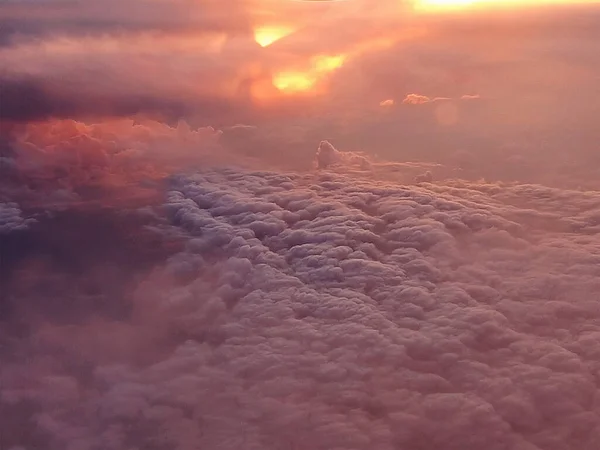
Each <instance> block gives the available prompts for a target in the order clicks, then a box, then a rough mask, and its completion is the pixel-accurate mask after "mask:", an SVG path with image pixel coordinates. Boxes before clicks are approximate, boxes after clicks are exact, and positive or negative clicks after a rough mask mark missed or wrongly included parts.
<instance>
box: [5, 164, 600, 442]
mask: <svg viewBox="0 0 600 450" xmlns="http://www.w3.org/2000/svg"><path fill="white" fill-rule="evenodd" d="M567 200H568V201H567ZM164 211H165V213H166V217H168V219H169V221H170V223H171V224H172V226H173V227H174V228H173V229H172V231H171V232H170V233H176V234H178V235H179V236H180V237H182V238H183V239H185V240H186V241H187V248H186V250H184V251H183V252H181V253H177V254H175V255H173V256H172V257H171V258H170V260H169V262H168V263H167V265H166V266H165V267H164V268H163V269H162V270H161V272H163V275H161V276H158V275H156V274H155V275H154V276H153V277H151V278H148V279H147V281H146V282H144V283H142V284H140V285H139V287H138V289H137V291H136V292H135V293H133V297H132V302H133V306H132V307H133V310H132V315H131V317H130V318H129V319H128V320H126V321H125V322H122V325H121V327H124V329H120V330H119V329H115V327H116V325H112V326H110V327H109V326H108V325H106V324H105V325H102V324H95V325H94V324H88V325H79V327H75V328H72V327H71V328H70V331H69V329H67V328H61V327H58V326H56V325H54V326H52V327H50V328H49V329H41V330H38V331H37V332H36V333H35V334H34V335H33V336H32V337H31V338H30V341H29V342H30V343H29V344H28V345H29V347H30V350H29V352H33V353H30V358H32V359H31V362H30V363H29V365H27V366H24V365H22V362H21V361H18V360H17V361H15V362H13V363H9V364H3V366H2V383H1V385H2V391H1V395H2V401H3V403H4V404H5V405H7V406H6V407H7V408H9V411H20V413H21V414H26V413H24V412H23V411H25V410H24V409H23V408H25V405H27V404H33V405H36V406H35V409H34V410H35V411H36V413H35V414H31V415H30V416H28V417H29V418H28V420H29V422H28V424H29V425H27V426H28V427H29V428H27V429H28V430H29V433H30V434H33V435H39V436H42V437H43V438H44V439H45V442H46V448H50V449H53V448H57V449H58V448H67V449H78V450H79V449H128V448H131V447H132V446H133V447H139V448H142V447H143V448H161V449H162V448H165V449H166V448H178V449H193V448H197V447H198V446H200V447H203V448H221V449H236V448H241V447H244V448H262V449H281V448H313V449H321V448H322V449H331V448H347V449H362V448H365V449H366V448H369V449H373V448H375V449H393V448H411V449H413V448H420V449H427V450H429V449H435V448H440V447H441V446H443V447H444V448H449V449H473V450H476V449H480V448H482V447H485V448H489V449H515V450H516V449H519V450H520V449H526V450H537V449H540V450H541V449H544V450H546V449H556V450H562V449H589V450H591V449H593V448H595V445H596V443H597V442H598V439H600V434H599V433H600V410H599V409H598V404H599V403H598V398H597V396H598V383H599V379H598V374H599V373H600V372H599V370H600V365H599V363H598V357H597V356H598V355H597V348H598V339H599V337H600V312H599V310H598V307H597V294H598V292H600V283H599V281H598V280H600V277H599V275H600V273H599V269H598V268H599V267H600V265H599V264H598V263H599V261H600V260H599V259H598V258H599V257H600V256H599V253H598V249H599V248H600V242H599V241H598V239H597V231H598V226H599V225H598V220H597V216H598V214H599V211H600V202H599V201H598V197H597V196H596V195H594V194H591V193H590V194H585V193H579V192H574V191H557V190H552V189H549V188H543V187H540V186H521V187H503V186H500V185H490V184H468V183H458V182H455V183H448V184H440V185H428V187H427V188H425V187H407V186H401V185H396V184H393V183H383V182H374V181H370V180H368V179H360V178H356V177H347V176H345V175H338V174H335V173H331V172H330V173H322V174H316V175H315V174H307V175H298V174H284V173H277V172H264V171H263V172H244V171H238V170H233V169H220V170H206V171H201V172H199V173H197V174H195V175H186V176H178V177H175V178H173V180H172V186H171V191H170V192H169V193H168V195H167V201H166V203H165V204H164ZM164 232H166V231H164ZM165 276H166V277H167V278H168V279H170V280H171V281H169V282H167V281H166V279H167V278H164V277H165ZM173 277H174V278H173ZM158 280H161V281H160V282H159V281H158ZM98 327H99V328H98ZM128 327H132V328H133V329H134V330H137V331H136V332H135V335H138V336H144V335H145V336H147V341H146V342H137V343H136V344H135V346H137V347H136V350H135V351H136V352H139V353H144V352H145V354H147V355H148V354H149V355H150V356H149V358H146V359H145V362H144V363H137V364H134V363H132V362H131V361H130V360H129V362H127V361H128V360H127V359H125V361H123V360H122V359H121V360H120V362H119V363H118V364H115V363H114V360H118V358H117V357H116V356H115V354H114V353H115V350H114V345H113V344H111V339H116V338H117V336H121V337H123V336H127V334H128V333H131V329H130V328H128ZM101 330H106V331H105V332H104V333H105V334H101V335H96V334H92V333H93V332H101ZM142 330H146V331H142ZM67 333H79V334H78V335H79V336H80V340H81V342H80V343H79V344H77V345H73V344H72V342H70V341H69V340H67V337H66V336H67V335H68V334H67ZM144 333H147V334H144ZM92 340H94V341H95V344H93V345H94V346H95V347H92V343H91V341H92ZM49 345H52V347H48V346H49ZM165 346H166V348H170V349H171V350H170V351H167V352H166V353H164V352H163V350H164V349H165ZM49 348H53V349H54V350H52V351H51V352H48V351H47V350H44V349H49ZM92 348H96V350H95V353H94V352H92V350H91V349H92ZM65 352H66V353H65ZM107 352H108V357H107V355H106V353H107ZM111 352H112V353H111ZM59 355H63V356H59ZM98 355H102V356H98ZM65 357H66V358H67V360H70V361H71V365H73V364H76V363H77V361H78V360H79V359H81V358H83V359H84V360H85V361H87V363H86V364H88V365H89V364H91V367H89V368H88V369H86V370H85V373H86V374H87V375H86V376H85V377H83V376H82V373H83V372H81V370H80V369H77V370H75V371H73V370H71V371H68V370H66V369H64V368H63V369H60V367H61V363H59V361H61V360H64V358H65ZM48 358H49V359H48ZM107 358H108V359H107ZM111 362H112V363H111ZM32 367H36V369H35V370H33V371H32ZM26 373H27V375H26ZM21 426H23V424H21ZM11 439H13V441H11V442H12V445H15V446H17V445H22V444H21V442H19V440H18V438H17V439H16V440H15V438H14V437H13V438H11ZM9 448H10V446H9Z"/></svg>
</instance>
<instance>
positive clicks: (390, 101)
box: [379, 99, 396, 107]
mask: <svg viewBox="0 0 600 450" xmlns="http://www.w3.org/2000/svg"><path fill="white" fill-rule="evenodd" d="M395 104H396V102H395V101H394V100H393V99H387V100H383V101H382V102H380V103H379V106H383V107H390V106H394V105H395Z"/></svg>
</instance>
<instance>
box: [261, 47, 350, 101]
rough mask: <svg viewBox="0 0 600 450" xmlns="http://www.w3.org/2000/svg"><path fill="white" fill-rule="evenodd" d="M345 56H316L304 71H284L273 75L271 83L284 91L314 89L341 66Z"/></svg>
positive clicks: (307, 90) (300, 91) (292, 92)
mask: <svg viewBox="0 0 600 450" xmlns="http://www.w3.org/2000/svg"><path fill="white" fill-rule="evenodd" d="M344 60H345V56H343V55H336V56H316V57H314V58H313V59H312V60H311V62H310V66H309V68H308V69H307V70H305V71H284V72H279V73H276V74H275V75H274V76H273V85H274V86H275V87H276V88H277V89H279V90H280V91H282V92H284V93H290V94H295V93H302V92H309V91H312V90H314V89H315V88H316V87H317V84H318V83H319V82H320V81H321V80H323V79H324V78H325V77H327V76H328V75H329V74H331V73H332V72H334V71H335V70H337V69H339V68H340V67H342V65H343V64H344Z"/></svg>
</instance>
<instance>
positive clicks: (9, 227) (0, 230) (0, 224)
mask: <svg viewBox="0 0 600 450" xmlns="http://www.w3.org/2000/svg"><path fill="white" fill-rule="evenodd" d="M32 223H35V219H33V218H24V217H23V215H22V211H21V209H20V208H19V205H17V204H16V203H0V234H7V233H10V232H11V231H17V230H25V229H27V228H28V227H29V225H31V224H32Z"/></svg>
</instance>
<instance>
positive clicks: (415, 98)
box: [402, 94, 481, 105]
mask: <svg viewBox="0 0 600 450" xmlns="http://www.w3.org/2000/svg"><path fill="white" fill-rule="evenodd" d="M480 98H481V96H480V95H462V96H460V97H459V100H479V99H480ZM452 100H453V99H452V98H449V97H433V98H431V97H427V96H426V95H419V94H408V95H407V96H406V97H405V98H404V100H402V103H403V104H405V105H424V104H426V103H435V102H446V101H452Z"/></svg>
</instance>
